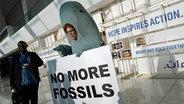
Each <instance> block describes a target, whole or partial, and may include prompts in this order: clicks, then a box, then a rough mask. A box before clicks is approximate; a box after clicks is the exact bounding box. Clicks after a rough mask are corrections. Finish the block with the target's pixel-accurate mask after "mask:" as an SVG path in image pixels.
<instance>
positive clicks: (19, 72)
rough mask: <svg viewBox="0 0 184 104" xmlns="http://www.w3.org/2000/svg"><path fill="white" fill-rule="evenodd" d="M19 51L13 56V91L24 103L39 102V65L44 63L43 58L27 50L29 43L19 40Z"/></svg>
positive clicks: (11, 83)
mask: <svg viewBox="0 0 184 104" xmlns="http://www.w3.org/2000/svg"><path fill="white" fill-rule="evenodd" d="M17 45H18V49H19V51H20V52H19V53H17V54H15V55H14V56H13V57H12V58H13V60H12V63H11V69H10V85H11V88H12V92H17V93H19V95H20V98H21V102H22V104H29V100H30V101H31V104H37V103H38V87H39V82H40V76H39V71H38V67H40V66H41V65H43V61H42V59H41V58H40V57H39V56H38V55H37V54H36V53H35V52H29V51H27V47H28V45H27V43H26V42H24V41H19V42H18V44H17Z"/></svg>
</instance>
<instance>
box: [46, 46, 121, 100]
mask: <svg viewBox="0 0 184 104" xmlns="http://www.w3.org/2000/svg"><path fill="white" fill-rule="evenodd" d="M47 68H48V76H49V83H50V89H51V94H52V99H53V103H54V104H122V97H121V94H120V90H119V87H118V83H117V79H116V74H115V70H114V66H113V61H112V56H111V52H110V48H109V47H108V46H103V47H100V48H96V49H91V50H89V51H85V52H83V54H82V55H81V56H80V57H76V55H75V54H74V55H70V56H66V57H62V58H58V59H54V60H51V61H48V62H47Z"/></svg>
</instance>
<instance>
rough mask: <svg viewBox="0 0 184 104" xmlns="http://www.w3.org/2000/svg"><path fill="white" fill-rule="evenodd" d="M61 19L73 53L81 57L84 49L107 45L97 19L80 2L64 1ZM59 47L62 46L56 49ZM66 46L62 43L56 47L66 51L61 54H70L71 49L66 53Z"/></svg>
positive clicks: (61, 51) (61, 8)
mask: <svg viewBox="0 0 184 104" xmlns="http://www.w3.org/2000/svg"><path fill="white" fill-rule="evenodd" d="M60 19H61V24H62V25H63V28H64V31H65V33H66V37H67V39H68V41H69V43H70V46H71V49H72V53H73V54H76V56H78V57H79V56H80V55H81V54H82V52H83V51H86V50H89V49H93V48H97V47H100V46H103V45H105V44H104V42H103V40H102V37H101V35H100V32H99V30H98V28H97V25H96V23H95V21H94V20H93V18H92V17H91V16H90V15H89V13H88V12H87V11H86V10H85V8H84V7H83V6H82V5H81V4H80V3H78V2H76V1H68V2H64V3H63V4H62V5H61V7H60ZM58 47H61V48H59V49H60V50H57V49H56V48H58ZM65 47H66V46H65ZM65 47H62V44H61V45H59V46H57V47H56V48H54V49H55V50H56V51H58V52H60V53H63V52H64V55H60V56H66V55H70V54H71V53H70V52H71V51H69V52H68V54H66V53H67V52H66V49H65ZM68 49H69V48H67V50H68Z"/></svg>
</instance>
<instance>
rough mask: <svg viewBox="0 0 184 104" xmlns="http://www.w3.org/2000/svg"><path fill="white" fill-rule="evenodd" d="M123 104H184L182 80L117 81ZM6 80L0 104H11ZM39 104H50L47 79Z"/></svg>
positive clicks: (1, 81) (0, 87) (0, 91)
mask: <svg viewBox="0 0 184 104" xmlns="http://www.w3.org/2000/svg"><path fill="white" fill-rule="evenodd" d="M118 83H119V86H120V90H121V92H122V95H123V104H184V79H171V78H170V79H163V78H162V79H145V78H142V79H141V78H139V79H119V80H118ZM10 95H11V94H10V87H9V80H8V78H2V79H0V104H11V100H10ZM39 104H52V98H51V94H50V88H49V84H48V80H47V78H42V81H41V83H40V88H39Z"/></svg>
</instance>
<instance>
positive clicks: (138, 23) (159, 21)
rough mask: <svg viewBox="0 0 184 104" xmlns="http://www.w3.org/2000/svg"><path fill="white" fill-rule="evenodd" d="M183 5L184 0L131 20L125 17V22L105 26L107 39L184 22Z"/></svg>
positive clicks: (137, 33) (151, 30) (138, 33)
mask: <svg viewBox="0 0 184 104" xmlns="http://www.w3.org/2000/svg"><path fill="white" fill-rule="evenodd" d="M183 5H184V2H182V3H178V4H176V5H172V6H169V7H167V8H165V9H164V12H163V9H160V10H158V11H155V12H150V13H148V14H145V15H140V16H139V17H137V18H133V19H130V20H129V19H126V18H124V19H125V21H124V22H122V23H117V24H116V25H112V26H110V27H107V28H105V31H106V36H107V41H108V43H111V42H112V41H115V40H119V39H123V38H126V37H130V36H136V35H140V34H144V33H149V32H153V31H156V30H160V29H164V28H166V27H171V26H175V25H179V24H182V23H184V19H183V17H184V16H183V15H184V9H183ZM163 35H164V34H163ZM167 37H169V36H167Z"/></svg>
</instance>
